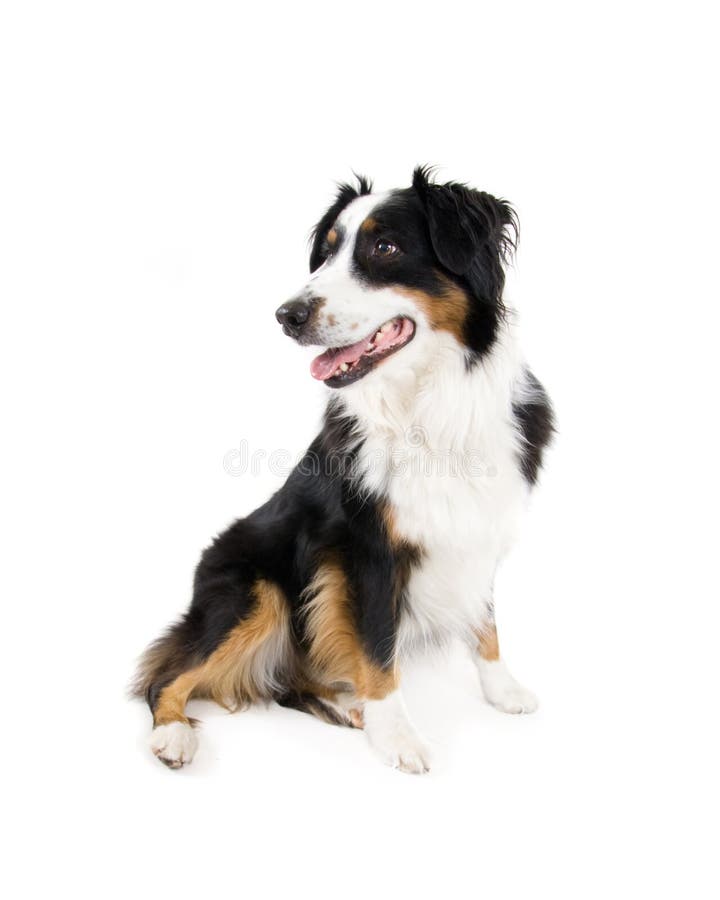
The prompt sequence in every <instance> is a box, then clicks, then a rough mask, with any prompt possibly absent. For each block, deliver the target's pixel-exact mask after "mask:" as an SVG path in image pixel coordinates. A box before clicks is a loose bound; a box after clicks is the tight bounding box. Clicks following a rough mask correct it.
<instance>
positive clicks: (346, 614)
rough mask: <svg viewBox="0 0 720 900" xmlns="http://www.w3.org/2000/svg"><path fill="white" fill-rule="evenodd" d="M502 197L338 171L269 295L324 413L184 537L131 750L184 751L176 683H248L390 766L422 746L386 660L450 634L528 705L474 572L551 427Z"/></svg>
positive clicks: (492, 560) (403, 763) (231, 686)
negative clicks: (303, 448)
mask: <svg viewBox="0 0 720 900" xmlns="http://www.w3.org/2000/svg"><path fill="white" fill-rule="evenodd" d="M516 239H517V220H516V216H515V213H514V212H513V210H512V208H511V207H510V206H509V205H508V204H507V203H506V202H505V201H503V200H498V199H496V198H495V197H492V196H491V195H490V194H486V193H483V192H480V191H476V190H473V189H471V188H469V187H467V186H466V185H464V184H458V183H448V184H438V183H435V182H434V181H433V179H432V175H431V171H430V170H429V169H427V168H418V169H416V170H415V172H414V175H413V181H412V186H411V187H410V188H406V189H401V190H394V191H390V192H388V193H373V192H372V185H371V184H370V183H369V182H368V181H367V180H366V179H364V178H358V179H357V185H355V186H351V185H348V184H346V185H341V186H340V188H339V191H338V194H337V197H336V199H335V202H334V203H333V204H332V206H331V207H330V208H329V209H328V211H327V212H326V213H325V215H324V216H323V217H322V218H321V219H320V222H319V223H318V225H317V226H316V228H315V230H314V232H313V237H312V247H311V252H310V273H311V274H310V278H309V280H308V282H307V284H306V285H305V286H304V287H303V289H302V290H301V291H300V292H299V293H298V294H297V295H296V296H295V297H294V298H293V299H292V300H290V301H289V302H287V303H285V304H283V305H282V306H281V307H280V308H279V309H278V310H277V312H276V317H277V319H278V321H279V322H280V324H281V325H282V328H283V331H284V332H285V334H287V335H289V336H290V337H292V338H293V339H294V340H295V341H297V342H298V343H299V344H305V345H307V344H314V345H320V346H321V347H327V348H329V349H326V350H324V352H323V353H321V354H320V355H319V356H318V357H317V358H316V359H315V360H314V361H313V362H312V364H311V373H312V375H313V377H314V378H316V379H318V380H320V381H322V382H324V383H325V385H327V387H328V388H329V389H330V397H329V401H328V406H327V411H326V413H325V419H324V424H323V426H322V430H321V431H320V434H319V435H318V436H317V438H316V439H315V440H314V441H313V443H312V444H311V446H310V448H309V449H308V451H307V453H306V454H305V456H304V458H303V459H302V461H301V462H300V463H299V464H298V465H297V467H296V468H295V469H294V470H293V472H292V473H291V475H290V476H289V478H288V480H287V482H286V483H285V485H284V486H283V487H282V488H281V489H280V490H279V491H278V492H277V493H276V494H275V495H274V496H273V497H271V498H270V500H268V502H267V503H266V504H265V505H264V506H261V507H260V508H259V509H257V510H255V512H253V513H252V514H251V515H249V516H248V517H247V518H245V519H241V520H239V521H237V522H235V524H233V525H232V526H231V527H230V528H229V529H228V530H227V531H225V532H224V533H223V534H221V535H220V536H219V537H218V538H217V539H216V540H215V541H214V542H213V543H212V545H211V546H210V547H209V548H208V549H207V550H205V552H204V553H203V555H202V558H201V560H200V563H199V565H198V567H197V570H196V574H195V582H194V594H193V599H192V602H191V604H190V607H189V609H188V611H187V612H186V613H185V615H184V616H183V617H182V618H181V619H180V621H178V622H177V623H176V624H175V625H173V626H172V627H171V628H170V629H169V631H168V632H167V633H166V634H165V635H164V636H163V637H161V638H160V639H159V640H157V641H156V642H155V643H154V644H152V645H151V646H150V647H149V649H148V650H147V651H146V653H145V656H144V657H143V660H142V662H141V666H140V670H139V673H138V676H137V682H136V685H135V688H136V691H137V693H138V694H139V695H141V696H144V697H145V698H146V699H147V702H148V704H149V706H150V710H151V712H152V716H153V725H154V728H153V732H152V737H151V741H150V744H151V748H152V750H153V752H154V753H155V755H156V756H157V757H158V759H160V760H161V761H162V762H163V763H165V764H166V765H167V766H169V767H171V768H179V767H180V766H182V765H183V764H185V763H189V762H190V761H191V759H192V758H193V754H194V753H195V750H196V747H197V738H196V732H195V729H194V724H195V723H194V722H193V720H191V719H190V718H188V716H187V714H186V710H185V705H186V703H187V701H188V700H189V699H191V698H193V697H205V698H212V699H213V700H215V701H217V702H218V703H220V704H222V705H223V706H225V707H228V708H230V709H235V708H238V707H243V706H246V705H247V704H249V703H253V702H255V701H260V700H265V701H267V700H271V699H272V700H276V701H277V702H278V703H279V704H281V705H283V706H289V707H293V708H295V709H300V710H303V711H306V712H310V713H313V714H315V715H316V716H319V717H321V718H322V719H325V720H326V721H329V722H332V723H335V724H341V725H349V726H353V727H356V728H363V729H364V730H365V733H366V734H367V737H368V740H369V741H370V744H371V745H372V747H373V748H374V749H375V750H376V751H377V752H378V753H379V755H380V756H381V757H382V758H383V759H384V760H385V761H386V762H387V763H389V764H390V765H392V766H396V767H397V768H399V769H402V770H403V771H406V772H425V771H427V768H428V754H427V751H426V748H425V747H424V745H423V741H422V740H421V738H420V736H419V735H418V733H417V731H416V729H415V728H414V727H413V724H412V722H411V721H410V718H409V716H408V712H407V710H406V707H405V704H404V702H403V696H402V691H401V687H400V668H401V664H402V662H403V660H404V659H406V658H407V657H408V656H409V655H411V654H413V653H414V652H417V651H418V650H419V649H422V648H423V647H425V646H427V645H431V644H433V645H434V644H438V643H442V642H444V641H445V640H446V639H447V638H449V637H451V636H454V637H459V638H461V639H462V640H463V641H464V642H465V643H466V644H467V646H468V648H469V649H470V652H471V654H472V657H473V659H474V661H475V664H476V667H477V671H478V676H479V679H480V684H481V686H482V690H483V693H484V696H485V697H486V699H487V700H488V701H489V702H490V703H491V704H492V705H493V706H495V707H497V708H498V709H500V710H502V711H503V712H508V713H523V712H524V713H529V712H533V711H534V710H535V709H536V707H537V700H536V699H535V697H534V696H533V694H532V693H530V691H528V690H526V689H525V688H524V687H522V686H521V685H520V684H518V682H517V681H515V679H514V678H513V677H512V675H511V674H510V672H509V671H508V669H507V667H506V665H505V663H504V661H503V659H502V658H501V656H500V651H499V648H498V638H497V631H496V628H495V616H494V610H493V580H494V576H495V570H496V569H497V566H498V563H499V561H500V560H501V559H502V557H503V556H504V554H505V553H506V552H507V550H508V548H509V547H510V544H511V542H512V540H513V535H514V532H515V525H516V522H517V519H518V516H519V514H520V512H521V510H522V507H523V506H524V504H525V501H526V498H527V496H528V493H529V490H530V489H531V488H532V486H533V485H534V484H535V481H536V479H537V475H538V470H539V468H540V465H541V462H542V455H543V449H544V448H545V446H546V445H547V443H548V441H549V439H550V437H551V435H552V431H553V415H552V410H551V407H550V404H549V401H548V399H547V396H546V394H545V391H544V390H543V388H542V386H541V385H540V383H539V382H538V381H537V379H536V378H535V377H534V376H533V375H532V373H531V372H530V370H529V369H528V368H527V366H526V365H525V363H524V362H523V358H522V356H521V354H520V352H519V350H518V347H517V343H516V337H515V330H514V327H513V319H512V315H511V313H510V311H509V310H508V309H507V308H506V307H505V306H504V304H503V300H502V293H503V285H504V280H505V276H504V266H505V264H506V263H507V261H508V259H509V257H510V256H511V254H512V253H513V251H514V249H515V245H516Z"/></svg>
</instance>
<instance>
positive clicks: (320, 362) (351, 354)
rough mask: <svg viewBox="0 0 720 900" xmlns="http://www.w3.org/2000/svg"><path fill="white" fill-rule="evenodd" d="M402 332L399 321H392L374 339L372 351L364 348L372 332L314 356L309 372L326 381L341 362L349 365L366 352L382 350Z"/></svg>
mask: <svg viewBox="0 0 720 900" xmlns="http://www.w3.org/2000/svg"><path fill="white" fill-rule="evenodd" d="M402 324H403V325H404V324H405V323H404V322H403V323H402ZM402 332H403V328H402V327H401V325H400V323H399V322H393V327H392V328H389V329H388V330H387V331H385V332H383V333H382V334H381V335H380V337H378V338H376V339H375V341H374V343H375V348H374V350H373V351H370V350H366V348H367V345H368V344H369V343H370V341H371V340H373V338H375V335H374V334H373V335H371V336H370V337H366V338H363V339H362V340H361V341H358V342H357V344H352V345H351V346H349V347H341V348H340V349H339V350H326V351H325V352H324V353H321V354H320V356H316V357H315V359H314V360H313V361H312V362H311V363H310V374H311V375H312V377H313V378H317V379H318V381H326V380H327V379H328V378H330V376H331V375H334V374H335V372H336V371H337V368H338V366H341V365H342V364H343V363H347V364H348V365H350V364H351V363H354V362H357V361H358V360H359V359H360V357H361V356H363V355H364V354H365V353H366V352H367V354H368V356H370V355H372V353H373V352H375V351H377V350H383V349H384V348H385V347H386V346H387V345H388V344H392V343H394V342H395V341H396V340H397V338H398V335H399V334H402Z"/></svg>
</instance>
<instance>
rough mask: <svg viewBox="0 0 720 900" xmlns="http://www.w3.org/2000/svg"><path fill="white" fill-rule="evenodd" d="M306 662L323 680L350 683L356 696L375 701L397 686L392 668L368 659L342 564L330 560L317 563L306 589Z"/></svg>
mask: <svg viewBox="0 0 720 900" xmlns="http://www.w3.org/2000/svg"><path fill="white" fill-rule="evenodd" d="M307 594H308V597H309V598H310V599H309V601H308V606H307V610H306V625H307V631H308V636H309V638H310V651H309V654H308V662H309V663H310V665H311V667H312V669H313V671H315V672H317V673H320V674H321V677H322V680H323V681H324V682H326V683H328V682H329V683H331V684H333V683H348V682H349V683H350V684H351V685H352V686H353V688H354V691H355V693H356V694H357V696H359V697H362V698H363V699H372V700H378V699H382V698H383V697H385V696H386V695H387V694H388V693H390V691H392V690H394V689H395V688H396V687H397V676H396V673H395V671H394V668H392V667H391V668H388V669H383V668H381V667H380V666H378V665H377V664H376V663H374V662H373V661H372V660H371V659H369V658H368V655H367V653H366V652H365V650H364V648H363V647H362V645H361V642H360V638H359V637H358V635H357V629H356V627H355V622H354V616H353V612H352V608H351V606H350V594H349V589H348V584H347V579H346V578H345V573H344V572H343V570H342V567H341V566H340V565H339V564H338V563H337V562H336V561H333V560H328V561H326V562H325V563H323V564H322V565H320V566H319V568H318V571H317V573H316V575H315V578H314V579H313V582H312V584H311V585H310V587H309V588H308V591H307Z"/></svg>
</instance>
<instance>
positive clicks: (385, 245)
mask: <svg viewBox="0 0 720 900" xmlns="http://www.w3.org/2000/svg"><path fill="white" fill-rule="evenodd" d="M399 252H400V248H399V247H398V246H397V245H396V244H393V242H392V241H386V240H385V239H384V238H378V240H377V241H375V246H374V247H373V256H383V257H386V258H387V257H388V256H395V254H396V253H399Z"/></svg>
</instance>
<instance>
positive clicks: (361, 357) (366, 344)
mask: <svg viewBox="0 0 720 900" xmlns="http://www.w3.org/2000/svg"><path fill="white" fill-rule="evenodd" d="M414 336H415V323H414V322H413V321H412V319H406V318H405V317H404V316H398V317H397V318H395V319H389V320H388V321H387V322H385V324H384V325H381V326H380V328H378V329H377V331H375V332H373V333H372V334H371V335H370V336H369V337H366V338H363V340H361V341H358V342H357V344H351V345H350V346H349V347H337V348H334V347H333V348H331V349H329V350H326V351H325V352H324V353H321V354H320V356H316V357H315V359H314V360H313V361H312V363H311V364H310V374H311V375H312V377H313V378H317V379H318V381H324V382H325V384H326V385H327V386H328V387H332V388H339V387H345V385H347V384H352V383H353V381H357V380H358V379H359V378H363V377H364V376H365V375H367V374H368V372H371V371H372V370H373V369H374V368H375V366H376V365H378V363H380V362H382V360H384V359H386V358H387V357H388V356H390V355H391V354H392V353H395V351H396V350H399V349H400V348H401V347H404V346H405V344H408V343H410V341H411V340H412V339H413V337H414Z"/></svg>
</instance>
